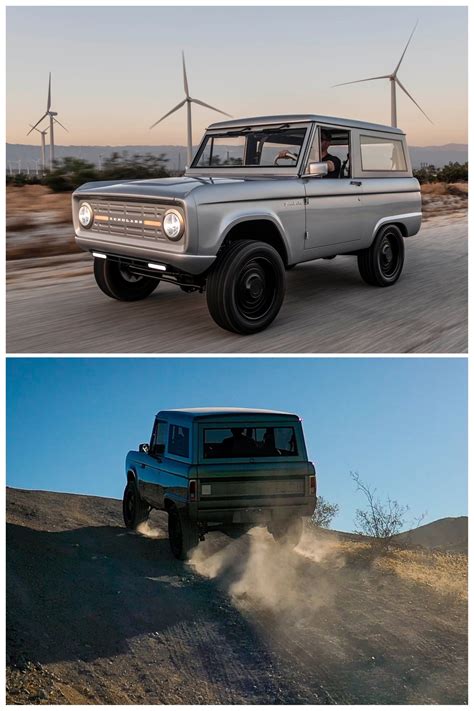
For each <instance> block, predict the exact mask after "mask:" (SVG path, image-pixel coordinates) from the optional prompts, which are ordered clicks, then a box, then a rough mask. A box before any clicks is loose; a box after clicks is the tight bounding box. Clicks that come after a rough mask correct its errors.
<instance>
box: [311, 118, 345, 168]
mask: <svg viewBox="0 0 474 711" xmlns="http://www.w3.org/2000/svg"><path fill="white" fill-rule="evenodd" d="M350 150H351V133H350V131H347V130H344V129H340V128H330V127H329V128H324V127H322V126H320V127H319V129H318V131H317V132H316V134H315V136H314V140H313V145H312V147H311V151H310V154H309V160H310V161H325V162H327V161H331V166H332V167H333V168H334V169H333V170H330V171H329V172H328V175H327V176H326V178H350V177H351V162H350Z"/></svg>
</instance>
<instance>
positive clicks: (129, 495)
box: [122, 481, 150, 530]
mask: <svg viewBox="0 0 474 711" xmlns="http://www.w3.org/2000/svg"><path fill="white" fill-rule="evenodd" d="M122 513H123V521H124V523H125V525H126V527H127V528H131V529H132V530H134V529H136V528H137V527H138V526H139V525H140V524H141V523H143V522H144V521H146V520H147V518H148V516H149V514H150V507H149V506H148V504H146V503H145V502H144V501H142V499H141V498H140V494H139V492H138V487H137V485H136V483H135V482H134V481H129V482H128V484H127V486H126V487H125V491H124V492H123V501H122Z"/></svg>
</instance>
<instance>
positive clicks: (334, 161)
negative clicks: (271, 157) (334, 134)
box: [276, 131, 341, 178]
mask: <svg viewBox="0 0 474 711" xmlns="http://www.w3.org/2000/svg"><path fill="white" fill-rule="evenodd" d="M330 145H331V133H330V131H321V158H320V160H321V162H323V161H324V162H325V163H327V164H328V172H327V175H324V176H323V177H324V178H339V175H340V172H341V161H340V160H339V158H338V157H337V156H333V155H331V154H330V153H328V148H329V146H330ZM279 158H287V159H291V160H294V161H296V160H298V156H296V155H295V154H294V153H292V152H291V151H288V150H283V151H280V153H279V154H278V155H277V157H276V160H278V159H279Z"/></svg>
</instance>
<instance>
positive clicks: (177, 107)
mask: <svg viewBox="0 0 474 711" xmlns="http://www.w3.org/2000/svg"><path fill="white" fill-rule="evenodd" d="M186 101H187V99H184V101H182V102H181V103H180V104H178V105H177V106H175V107H174V109H171V111H168V113H167V114H165V115H164V116H162V117H161V118H160V119H158V121H155V123H154V124H153V125H152V126H150V128H154V127H155V126H158V124H159V123H161V122H162V121H164V120H165V118H168V116H171V114H174V112H175V111H177V110H178V109H180V108H181V107H182V106H184V104H185V103H186Z"/></svg>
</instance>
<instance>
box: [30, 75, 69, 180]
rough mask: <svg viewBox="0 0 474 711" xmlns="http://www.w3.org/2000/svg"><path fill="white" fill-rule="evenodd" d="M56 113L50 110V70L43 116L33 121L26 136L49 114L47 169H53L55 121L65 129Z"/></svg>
mask: <svg viewBox="0 0 474 711" xmlns="http://www.w3.org/2000/svg"><path fill="white" fill-rule="evenodd" d="M57 115H58V112H57V111H51V72H50V73H49V84H48V101H47V104H46V112H45V113H44V114H43V116H42V117H41V118H40V120H39V121H37V122H36V123H35V125H34V126H32V127H31V129H30V130H29V131H28V133H27V136H29V135H30V133H31V131H34V130H35V128H36V127H37V126H39V124H40V123H41V121H43V119H45V118H46V117H47V116H49V169H50V170H53V163H54V124H55V123H57V124H58V125H59V126H61V128H64V130H65V131H67V128H66V126H63V125H62V123H60V121H58V119H57V118H56V116H57Z"/></svg>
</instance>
